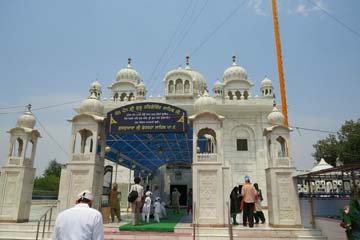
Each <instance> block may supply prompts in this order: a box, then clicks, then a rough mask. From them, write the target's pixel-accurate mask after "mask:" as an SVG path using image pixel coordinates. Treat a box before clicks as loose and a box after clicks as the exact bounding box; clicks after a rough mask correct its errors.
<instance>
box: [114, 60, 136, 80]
mask: <svg viewBox="0 0 360 240" xmlns="http://www.w3.org/2000/svg"><path fill="white" fill-rule="evenodd" d="M116 81H118V82H131V83H133V84H138V83H140V75H139V73H138V72H137V71H136V70H135V69H133V68H132V66H131V59H129V62H128V65H127V67H126V68H123V69H120V71H118V72H117V74H116Z"/></svg>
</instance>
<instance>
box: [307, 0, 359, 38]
mask: <svg viewBox="0 0 360 240" xmlns="http://www.w3.org/2000/svg"><path fill="white" fill-rule="evenodd" d="M307 1H308V2H309V3H310V4H312V5H313V6H315V7H317V8H318V9H320V10H321V11H323V12H324V13H325V14H326V15H327V16H328V17H330V18H331V19H333V20H334V21H335V22H337V23H338V24H340V25H341V26H343V27H344V28H346V29H347V30H349V31H350V32H351V33H353V34H355V35H356V36H357V37H360V33H359V32H358V31H356V30H355V29H353V28H352V27H350V26H349V25H348V24H346V23H345V22H343V21H342V20H340V19H339V18H338V17H336V16H334V15H332V14H331V13H330V12H329V11H327V10H326V9H325V8H323V7H321V6H320V5H319V4H317V3H316V2H313V1H312V0H307Z"/></svg>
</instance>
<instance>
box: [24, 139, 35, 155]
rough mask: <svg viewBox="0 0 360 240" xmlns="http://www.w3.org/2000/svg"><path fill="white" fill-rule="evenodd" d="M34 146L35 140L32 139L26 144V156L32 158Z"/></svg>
mask: <svg viewBox="0 0 360 240" xmlns="http://www.w3.org/2000/svg"><path fill="white" fill-rule="evenodd" d="M33 146H34V142H33V140H30V141H29V142H28V144H27V146H26V151H25V158H31V153H32V150H33Z"/></svg>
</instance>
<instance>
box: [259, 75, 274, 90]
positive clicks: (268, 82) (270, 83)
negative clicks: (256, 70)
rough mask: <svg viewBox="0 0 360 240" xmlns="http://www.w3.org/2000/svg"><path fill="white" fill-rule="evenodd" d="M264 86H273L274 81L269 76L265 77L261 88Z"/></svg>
mask: <svg viewBox="0 0 360 240" xmlns="http://www.w3.org/2000/svg"><path fill="white" fill-rule="evenodd" d="M264 87H272V81H271V80H270V79H268V78H267V77H265V78H264V80H262V81H261V88H264Z"/></svg>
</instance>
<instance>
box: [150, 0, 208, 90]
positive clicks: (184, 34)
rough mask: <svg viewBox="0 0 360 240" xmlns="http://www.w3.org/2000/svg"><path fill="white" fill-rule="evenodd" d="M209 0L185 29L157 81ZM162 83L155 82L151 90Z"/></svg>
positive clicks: (206, 1) (206, 0) (160, 71)
mask: <svg viewBox="0 0 360 240" xmlns="http://www.w3.org/2000/svg"><path fill="white" fill-rule="evenodd" d="M208 2H209V0H205V2H204V4H203V5H202V7H201V9H200V11H199V12H198V13H197V15H196V16H195V17H194V18H193V19H191V18H192V17H191V18H190V20H189V23H188V24H187V27H185V28H184V30H183V32H182V37H181V38H180V40H179V41H178V42H177V44H176V45H175V47H174V48H173V50H172V52H171V53H170V55H169V56H168V57H167V60H166V62H165V63H164V64H163V65H162V67H161V69H160V70H159V72H158V74H157V75H156V77H155V79H157V78H158V77H159V76H160V74H162V72H163V70H164V69H165V67H166V66H167V65H168V64H169V62H170V60H171V59H172V57H173V56H174V54H175V52H176V50H177V49H178V48H179V47H180V45H181V44H182V43H183V41H184V40H185V38H186V36H187V35H188V34H189V32H190V31H191V29H192V27H193V26H194V25H195V23H196V22H197V20H198V19H199V17H200V16H201V14H202V13H203V11H204V10H205V8H206V6H207V4H208ZM193 13H195V10H194V11H193ZM159 83H161V82H160V81H157V82H155V84H153V85H152V88H151V89H150V90H153V89H154V88H155V89H156V88H157V86H158V84H159Z"/></svg>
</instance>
